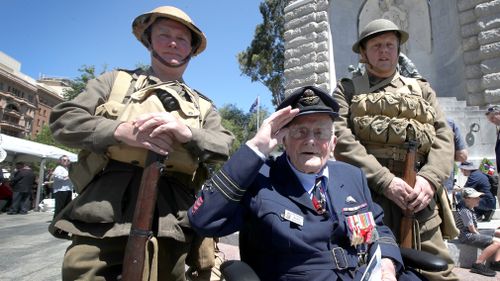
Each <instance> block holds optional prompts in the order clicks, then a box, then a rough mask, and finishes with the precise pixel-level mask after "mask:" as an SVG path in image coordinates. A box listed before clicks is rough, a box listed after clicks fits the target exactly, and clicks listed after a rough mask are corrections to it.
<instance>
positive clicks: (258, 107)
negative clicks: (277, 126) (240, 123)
mask: <svg viewBox="0 0 500 281" xmlns="http://www.w3.org/2000/svg"><path fill="white" fill-rule="evenodd" d="M259 116H260V96H257V131H258V130H259V126H260V122H259Z"/></svg>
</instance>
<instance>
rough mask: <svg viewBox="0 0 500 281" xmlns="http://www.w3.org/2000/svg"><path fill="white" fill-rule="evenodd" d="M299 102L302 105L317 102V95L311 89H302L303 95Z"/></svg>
mask: <svg viewBox="0 0 500 281" xmlns="http://www.w3.org/2000/svg"><path fill="white" fill-rule="evenodd" d="M299 102H300V103H301V104H302V105H304V106H311V105H316V104H318V103H319V97H318V96H317V95H316V94H315V93H314V91H313V90H311V89H307V90H305V91H304V95H303V96H302V97H301V98H300V100H299Z"/></svg>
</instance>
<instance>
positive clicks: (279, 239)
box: [258, 200, 304, 251]
mask: <svg viewBox="0 0 500 281" xmlns="http://www.w3.org/2000/svg"><path fill="white" fill-rule="evenodd" d="M258 217H259V220H260V222H261V223H262V225H261V229H262V230H263V233H268V234H269V236H268V237H266V238H265V240H267V241H268V243H270V245H272V246H273V248H275V249H276V250H278V251H288V250H289V249H290V248H291V247H292V245H293V241H294V240H296V239H298V240H302V238H303V237H302V225H303V224H304V216H303V215H302V212H301V210H300V209H299V208H298V207H297V206H285V205H283V204H280V203H279V202H275V201H272V200H263V201H262V205H261V206H260V208H259V214H258Z"/></svg>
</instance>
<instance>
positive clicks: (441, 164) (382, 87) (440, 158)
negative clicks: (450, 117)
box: [333, 72, 458, 280]
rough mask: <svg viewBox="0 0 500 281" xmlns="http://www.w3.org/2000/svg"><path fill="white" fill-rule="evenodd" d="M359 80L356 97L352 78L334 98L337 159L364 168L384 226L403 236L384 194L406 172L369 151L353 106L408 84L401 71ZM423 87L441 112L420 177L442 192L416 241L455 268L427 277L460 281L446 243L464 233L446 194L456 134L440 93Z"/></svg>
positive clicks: (421, 216)
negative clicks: (373, 81)
mask: <svg viewBox="0 0 500 281" xmlns="http://www.w3.org/2000/svg"><path fill="white" fill-rule="evenodd" d="M357 81H358V82H359V81H361V83H360V84H361V85H359V84H357V85H356V93H355V90H354V87H353V83H352V81H351V80H347V79H346V80H342V81H341V82H340V83H339V84H338V87H337V88H336V89H335V90H334V92H333V96H334V98H335V100H336V101H337V102H338V103H339V106H340V109H339V114H340V118H338V119H337V120H336V121H335V130H336V131H335V133H336V136H337V138H338V139H337V146H336V148H335V158H336V159H337V160H340V161H345V162H348V163H350V164H353V165H355V166H358V167H360V168H362V169H363V171H364V172H365V174H366V177H367V180H368V184H369V186H370V188H371V189H372V194H373V199H374V201H376V202H377V203H379V204H380V205H381V206H382V208H383V209H384V216H385V217H384V222H385V223H386V224H387V225H388V226H389V227H390V228H391V229H392V231H393V232H394V234H395V236H396V237H399V225H400V220H401V216H402V210H401V209H400V208H399V207H398V206H397V205H396V204H395V203H394V202H392V201H391V200H389V199H388V198H386V197H385V196H384V195H383V191H384V189H385V188H387V187H389V185H390V183H391V181H392V180H393V179H394V177H396V176H397V177H402V174H401V173H400V172H401V169H399V171H396V170H397V169H395V167H389V166H388V165H387V161H386V160H387V158H390V155H391V153H390V152H388V153H387V156H388V157H387V158H386V159H384V160H382V159H380V158H381V156H380V155H377V157H379V158H376V157H375V156H374V155H372V154H370V153H368V152H367V149H366V148H365V145H364V144H363V143H362V140H361V139H360V138H359V137H358V136H356V135H355V134H354V130H353V123H352V120H351V112H350V106H351V100H352V96H353V95H355V94H360V93H363V92H364V93H383V92H395V91H396V90H397V89H400V88H401V87H403V86H404V85H405V81H404V79H402V78H401V77H400V75H399V73H398V72H395V74H394V75H393V76H392V77H389V78H387V79H384V80H382V81H380V82H379V83H378V84H377V85H373V86H372V87H370V85H369V80H368V76H367V74H366V73H365V74H364V75H363V77H362V78H359V80H357ZM417 83H418V84H419V86H420V88H421V92H422V97H423V99H425V100H426V101H427V102H428V103H429V104H430V105H431V106H432V107H433V108H434V110H435V119H434V129H435V137H434V140H433V142H432V144H431V146H430V149H429V150H428V153H427V154H426V155H422V156H423V159H424V163H423V165H421V166H420V169H419V171H418V175H419V176H422V177H423V178H425V179H427V180H428V181H429V182H430V183H431V184H432V185H433V186H434V187H435V188H436V192H435V195H434V198H433V199H434V200H432V201H431V204H429V206H427V208H426V209H424V210H423V211H421V212H419V213H417V214H416V218H417V220H418V222H419V223H418V225H419V227H420V235H419V238H420V240H419V239H418V238H416V239H417V240H416V241H417V242H419V243H417V244H418V246H420V247H421V249H422V250H424V251H427V252H432V253H438V254H439V255H440V256H441V257H443V258H445V259H446V260H447V262H448V263H449V267H448V269H447V270H445V271H444V272H437V273H428V272H424V275H426V276H427V277H428V278H430V280H456V276H454V274H453V273H452V272H451V269H452V267H453V261H452V260H451V257H450V256H449V253H448V251H447V249H446V245H445V244H444V243H443V238H453V237H455V236H456V235H457V234H458V230H457V228H456V226H455V223H454V220H453V215H452V213H451V209H450V204H449V202H448V198H447V196H446V191H445V190H444V188H443V182H444V180H445V179H446V178H447V177H448V176H449V174H450V173H451V169H452V167H453V164H452V163H453V157H454V151H453V133H452V131H451V130H450V129H449V127H448V126H447V124H446V119H445V116H444V114H443V112H442V110H441V109H440V107H439V105H438V102H437V99H436V94H435V92H434V91H433V90H432V88H431V87H430V85H429V83H427V82H426V81H424V80H417ZM360 89H361V90H360ZM379 145H380V147H381V148H383V147H384V145H385V143H379ZM392 146H393V145H392ZM400 148H401V149H403V148H404V147H403V146H401V147H400ZM398 160H404V159H401V158H400V156H399V159H398ZM381 162H382V163H381ZM401 162H402V161H399V165H402V164H401ZM439 230H441V231H439ZM398 240H399V239H398ZM418 246H417V247H418Z"/></svg>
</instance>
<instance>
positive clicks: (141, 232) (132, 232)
mask: <svg viewBox="0 0 500 281" xmlns="http://www.w3.org/2000/svg"><path fill="white" fill-rule="evenodd" d="M130 235H131V236H139V237H151V236H153V231H151V230H144V229H138V228H131V229H130Z"/></svg>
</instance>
